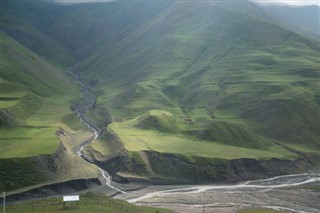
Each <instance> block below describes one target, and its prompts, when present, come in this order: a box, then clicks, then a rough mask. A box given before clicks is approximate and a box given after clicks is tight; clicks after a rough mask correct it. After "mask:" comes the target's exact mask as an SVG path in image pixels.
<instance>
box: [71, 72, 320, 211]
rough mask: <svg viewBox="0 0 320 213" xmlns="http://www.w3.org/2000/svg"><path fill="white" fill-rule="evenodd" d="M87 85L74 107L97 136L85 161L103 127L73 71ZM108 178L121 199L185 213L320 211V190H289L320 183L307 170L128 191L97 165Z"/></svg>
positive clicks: (317, 176) (319, 176) (79, 152)
mask: <svg viewBox="0 0 320 213" xmlns="http://www.w3.org/2000/svg"><path fill="white" fill-rule="evenodd" d="M72 73H73V74H74V76H75V79H76V80H77V81H79V82H80V83H81V85H82V86H83V88H82V93H83V99H84V100H85V101H83V102H82V103H81V104H79V105H78V106H77V107H76V109H75V110H74V111H75V113H76V114H77V116H78V118H79V119H80V120H81V122H82V123H83V124H85V125H86V126H87V128H88V129H89V130H90V131H91V132H92V133H93V137H92V138H91V139H89V140H88V141H87V142H85V143H83V144H82V145H81V146H80V147H79V148H78V150H77V151H76V153H77V155H78V156H80V157H82V158H83V160H86V161H87V162H90V161H88V157H87V156H86V154H85V153H84V152H83V150H84V149H85V148H86V147H87V146H89V145H90V144H91V143H92V142H93V141H94V140H96V139H97V138H98V137H99V135H100V134H101V130H100V129H99V128H98V127H96V126H95V125H93V124H92V123H91V122H90V120H89V119H87V118H86V116H85V112H86V111H87V110H88V109H90V108H91V107H93V106H94V103H95V101H96V98H97V97H95V96H94V95H92V94H90V87H89V85H88V84H86V83H85V82H84V81H83V80H82V79H81V78H80V76H79V74H77V73H75V72H72ZM94 165H95V166H96V167H97V168H98V170H99V171H100V173H101V175H102V177H103V178H104V180H105V185H106V186H108V187H109V188H111V189H114V190H116V191H118V192H119V193H118V195H116V198H117V199H123V200H126V201H128V202H130V203H135V204H139V205H149V206H156V207H164V208H170V209H174V210H175V211H176V212H181V213H189V212H190V213H197V212H199V213H203V212H221V213H233V212H237V211H238V210H239V209H243V208H247V207H254V208H255V207H263V208H269V209H275V210H282V211H286V212H292V213H319V212H320V192H319V191H317V190H316V191H312V190H309V191H308V190H303V189H293V190H287V189H286V188H290V187H299V186H302V185H306V184H317V185H316V187H319V186H320V173H305V174H295V175H284V176H277V177H273V178H269V179H262V180H252V181H247V182H244V183H238V184H234V185H180V186H145V187H143V188H141V189H138V190H132V191H130V192H128V193H126V192H125V191H123V190H121V189H119V188H117V187H116V186H114V185H112V178H111V176H110V175H109V174H108V172H107V171H105V170H104V169H102V168H101V167H99V166H98V165H96V164H94Z"/></svg>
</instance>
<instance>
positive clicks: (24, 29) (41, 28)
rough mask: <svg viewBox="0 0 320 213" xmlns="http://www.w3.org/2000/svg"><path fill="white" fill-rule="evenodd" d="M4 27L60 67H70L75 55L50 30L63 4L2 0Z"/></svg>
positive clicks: (22, 42) (2, 27)
mask: <svg viewBox="0 0 320 213" xmlns="http://www.w3.org/2000/svg"><path fill="white" fill-rule="evenodd" d="M2 8H3V14H1V19H2V22H1V29H3V31H4V32H6V33H7V34H9V35H10V36H11V37H12V38H14V39H15V40H16V41H18V42H20V43H21V44H22V45H24V46H25V47H27V48H28V49H30V50H32V51H33V52H35V53H36V54H37V55H39V56H41V57H44V58H46V59H47V60H49V61H50V62H52V63H53V64H55V65H56V66H58V67H68V66H69V65H70V63H71V62H72V55H71V54H70V52H69V51H67V50H66V49H65V48H64V47H63V46H62V45H61V44H60V42H59V41H58V40H54V39H53V38H52V37H50V36H49V35H48V34H47V32H46V26H47V25H48V24H50V23H51V22H52V21H53V19H54V17H56V16H59V14H60V12H61V11H63V8H61V7H59V6H57V5H56V4H52V3H49V2H46V3H45V2H42V3H41V2H36V3H33V2H9V1H6V2H2Z"/></svg>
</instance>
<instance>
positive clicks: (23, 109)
mask: <svg viewBox="0 0 320 213" xmlns="http://www.w3.org/2000/svg"><path fill="white" fill-rule="evenodd" d="M1 48H2V54H1V102H0V103H1V113H2V114H3V115H4V117H3V119H2V120H1V126H2V127H3V128H2V129H1V158H10V157H26V156H33V155H38V154H50V153H53V152H54V151H55V150H56V149H57V146H58V143H59V141H58V139H57V138H56V136H55V132H56V131H57V129H58V127H59V126H66V125H65V124H63V123H62V118H63V116H65V115H66V114H69V113H71V110H70V108H69V105H70V102H71V101H72V99H73V97H75V96H76V94H75V91H74V90H76V89H77V88H76V86H74V84H73V83H72V81H71V78H70V77H69V76H68V75H67V74H66V73H64V72H63V71H62V70H59V69H56V68H54V67H53V66H52V65H50V64H49V63H48V62H46V61H45V60H43V59H41V58H40V57H39V56H37V55H36V54H34V53H33V52H31V51H30V50H28V49H27V48H25V47H24V46H22V45H21V44H19V43H18V42H16V41H15V40H14V39H12V38H10V37H9V36H7V35H5V34H3V33H2V34H1ZM7 102H9V103H7ZM8 122H9V123H11V124H12V125H11V126H10V125H8ZM21 144H23V147H25V148H24V149H18V148H17V147H21Z"/></svg>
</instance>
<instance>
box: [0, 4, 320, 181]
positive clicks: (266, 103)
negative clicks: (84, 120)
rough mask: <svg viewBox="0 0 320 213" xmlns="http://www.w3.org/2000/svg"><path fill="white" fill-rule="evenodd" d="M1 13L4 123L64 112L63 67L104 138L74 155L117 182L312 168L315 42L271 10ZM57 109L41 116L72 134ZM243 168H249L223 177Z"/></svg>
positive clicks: (69, 120)
mask: <svg viewBox="0 0 320 213" xmlns="http://www.w3.org/2000/svg"><path fill="white" fill-rule="evenodd" d="M3 6H4V8H5V10H4V11H5V13H4V15H3V16H2V17H3V24H2V26H3V31H4V32H3V36H2V37H3V39H4V42H3V43H2V45H3V46H4V48H5V50H6V54H5V55H4V60H3V62H2V64H4V65H2V66H3V67H5V69H4V70H5V72H6V73H4V74H3V77H2V79H1V80H2V84H3V85H4V87H3V88H4V89H3V91H2V93H3V94H4V99H3V102H4V103H5V104H6V105H7V107H2V108H5V110H2V111H1V112H2V114H1V119H2V121H3V122H2V123H3V126H4V127H9V126H12V125H20V124H18V123H19V122H20V123H21V122H22V123H27V124H35V123H37V125H39V126H40V125H41V126H42V125H44V126H47V124H43V119H45V118H47V117H41V116H39V117H37V119H38V118H39V120H36V121H35V120H33V118H34V117H32V116H31V115H33V114H34V112H33V111H35V110H37V109H38V108H39V109H43V108H40V107H41V106H44V103H47V105H45V106H47V108H48V109H52V108H54V107H51V106H50V107H49V105H50V104H53V103H56V101H58V102H59V104H61V105H64V107H66V108H67V107H68V104H70V103H71V100H72V97H75V98H76V95H75V94H74V93H72V92H71V93H70V90H71V89H73V88H74V86H73V85H72V81H71V80H70V76H68V74H67V73H68V71H61V70H60V69H66V68H68V67H69V65H71V64H72V68H73V70H74V71H76V72H79V73H80V75H81V77H82V78H83V79H85V81H86V82H87V83H88V85H89V86H90V87H91V88H92V91H93V93H94V95H97V96H99V97H98V99H97V101H96V102H95V103H94V106H93V108H92V109H91V111H90V112H88V116H90V119H91V120H92V122H93V123H94V124H95V125H97V126H99V127H100V128H101V129H103V133H102V136H101V137H100V139H99V140H97V141H95V142H94V143H93V144H92V146H91V147H89V148H88V150H87V152H88V153H89V154H90V157H91V158H92V159H93V160H95V162H96V163H99V164H101V165H103V166H104V167H105V168H106V169H107V170H108V171H111V174H113V175H115V176H116V177H117V178H118V179H119V180H122V179H121V177H120V176H122V177H125V178H127V179H128V180H130V179H139V180H140V179H144V180H145V179H148V180H152V181H156V182H157V181H159V182H161V181H162V182H166V180H167V179H170V181H173V182H178V181H179V177H169V174H170V173H172V172H173V171H174V170H175V169H178V168H180V167H181V168H182V167H183V168H185V170H186V171H188V169H192V168H194V167H196V166H195V165H201V168H200V170H201V175H200V177H197V178H195V176H196V174H195V173H196V172H195V173H193V172H190V173H188V174H187V175H186V176H185V179H184V180H183V181H185V182H189V183H190V182H192V180H193V178H195V179H196V182H210V180H211V181H216V180H219V181H221V180H224V179H225V178H226V177H227V176H228V174H232V175H230V178H229V179H228V181H235V180H241V179H248V178H249V179H250V178H261V177H265V176H270V175H276V174H285V173H293V172H299V171H302V170H304V169H303V168H304V167H305V169H307V168H310V167H312V166H314V164H317V160H316V159H318V158H317V157H315V156H318V155H319V152H320V135H319V132H320V123H319V120H320V105H319V104H320V93H319V91H320V90H319V81H320V59H319V58H320V57H319V56H320V41H319V40H318V39H317V38H316V37H314V36H308V37H306V36H303V35H310V32H305V31H304V29H302V28H300V27H297V26H295V27H293V26H292V25H291V23H288V22H286V21H283V22H281V23H280V22H279V21H278V20H280V19H281V20H282V18H281V17H277V18H279V19H273V18H270V16H272V14H273V13H270V11H268V10H263V9H261V8H260V7H259V6H257V5H255V4H252V3H249V2H247V1H241V2H233V1H230V2H207V1H201V2H190V1H160V2H159V1H145V2H144V1H141V2H130V1H115V2H108V3H92V4H55V3H39V4H36V3H26V2H25V3H17V2H16V3H11V2H6V3H5V4H3ZM272 12H276V11H272ZM303 13H304V12H302V14H303ZM298 25H299V24H298ZM300 25H301V24H300ZM307 27H308V29H309V31H310V29H311V28H312V27H314V23H310V26H309V25H308V26H307ZM298 28H299V29H298ZM301 31H304V32H305V34H304V33H301ZM298 33H299V34H298ZM309 37H310V38H309ZM39 67H42V68H43V70H44V71H42V69H39ZM57 67H58V68H57ZM11 70H14V72H12V71H11ZM53 73H54V75H52V74H53ZM69 75H70V73H69ZM13 92H15V93H14V94H15V95H13ZM11 93H12V95H10V94H11ZM17 94H19V95H17ZM55 95H58V96H59V97H64V98H61V99H60V98H57V99H53V98H52V99H51V97H55ZM66 96H68V97H66ZM75 98H74V99H75ZM74 99H73V100H74ZM30 100H32V101H30ZM45 100H46V101H47V102H46V101H45ZM66 108H64V110H65V111H64V110H62V111H60V110H56V111H55V112H57V116H56V117H55V118H54V121H56V122H57V123H59V125H62V124H60V123H63V125H65V124H67V125H69V126H71V127H74V129H79V128H80V127H79V126H80V125H79V123H77V122H76V118H75V117H74V115H71V112H70V111H69V110H66ZM31 109H32V110H33V111H32V110H31ZM28 110H30V111H28ZM110 114H111V115H112V118H113V123H112V124H111V125H109V126H108V127H106V126H107V123H108V122H107V120H108V121H109V119H110ZM30 116H31V117H30ZM13 118H19V119H13ZM30 119H31V120H30ZM34 119H35V118H34ZM7 143H8V144H11V143H12V139H10V138H8V142H7ZM8 156H10V157H15V155H8ZM16 156H19V155H18V154H17V155H16ZM239 159H250V160H248V161H246V160H244V161H242V160H240V161H239V162H238V161H237V160H239ZM275 159H278V160H279V161H278V160H275ZM310 159H314V161H312V160H310ZM160 160H161V161H162V162H163V163H162V164H160V165H156V162H159V161H160ZM233 160H234V161H233ZM171 162H174V163H172V164H171ZM246 162H250V163H252V164H254V165H257V164H259V166H260V167H259V172H261V173H259V175H257V174H253V173H251V172H250V173H246V172H243V174H242V173H241V172H240V173H239V174H238V173H237V172H234V171H233V170H232V168H233V169H234V167H233V165H234V164H237V163H239V165H240V166H241V167H243V171H245V170H246V169H248V165H249V164H246ZM284 162H285V163H284ZM306 162H309V164H308V163H306ZM295 163H296V164H295ZM182 165H183V166H182ZM285 165H290V166H291V165H296V166H293V167H292V169H291V170H289V169H288V170H283V168H285V167H286V166H285ZM206 166H208V168H207V167H206ZM166 168H167V169H168V170H166ZM268 168H272V169H271V170H270V171H269V170H268ZM179 171H180V170H179ZM218 171H221V172H222V173H223V174H224V175H222V176H219V172H218ZM180 172H181V174H184V170H181V171H180ZM179 174H180V173H179ZM250 175H251V176H250ZM170 181H169V182H170Z"/></svg>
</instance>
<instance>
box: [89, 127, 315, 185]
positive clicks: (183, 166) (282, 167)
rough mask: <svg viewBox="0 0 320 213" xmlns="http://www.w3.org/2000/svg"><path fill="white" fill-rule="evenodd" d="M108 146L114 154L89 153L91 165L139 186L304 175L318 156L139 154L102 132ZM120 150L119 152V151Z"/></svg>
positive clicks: (228, 181) (147, 152) (108, 133)
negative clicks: (262, 157) (115, 149)
mask: <svg viewBox="0 0 320 213" xmlns="http://www.w3.org/2000/svg"><path fill="white" fill-rule="evenodd" d="M104 136H105V137H106V139H107V140H108V143H112V144H113V146H115V145H114V144H117V143H118V144H119V145H118V146H119V147H121V148H119V149H118V152H117V154H114V153H113V155H112V156H111V155H110V156H102V155H101V153H99V154H97V153H94V152H92V157H93V158H94V159H95V160H94V161H95V163H96V164H98V165H99V166H100V167H102V168H104V169H106V170H107V171H108V172H109V173H110V174H111V175H112V176H113V180H114V181H117V182H121V183H129V182H131V183H143V184H146V183H147V184H200V183H217V182H220V183H226V182H227V183H231V182H238V181H244V180H252V179H261V178H267V177H272V176H278V175H286V174H294V173H303V172H306V171H308V170H310V169H312V168H313V167H315V166H316V165H318V164H319V162H320V156H319V155H313V154H304V155H303V156H301V157H299V158H297V159H296V160H281V159H275V158H272V159H268V160H257V159H250V158H244V159H235V160H225V159H217V158H205V157H186V156H184V155H177V154H169V153H159V152H155V151H142V152H140V153H137V152H136V153H132V152H128V151H126V150H125V149H124V148H123V146H122V144H121V141H120V139H119V138H118V137H117V136H116V135H114V134H113V133H112V132H108V131H106V132H104ZM119 150H121V151H119Z"/></svg>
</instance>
